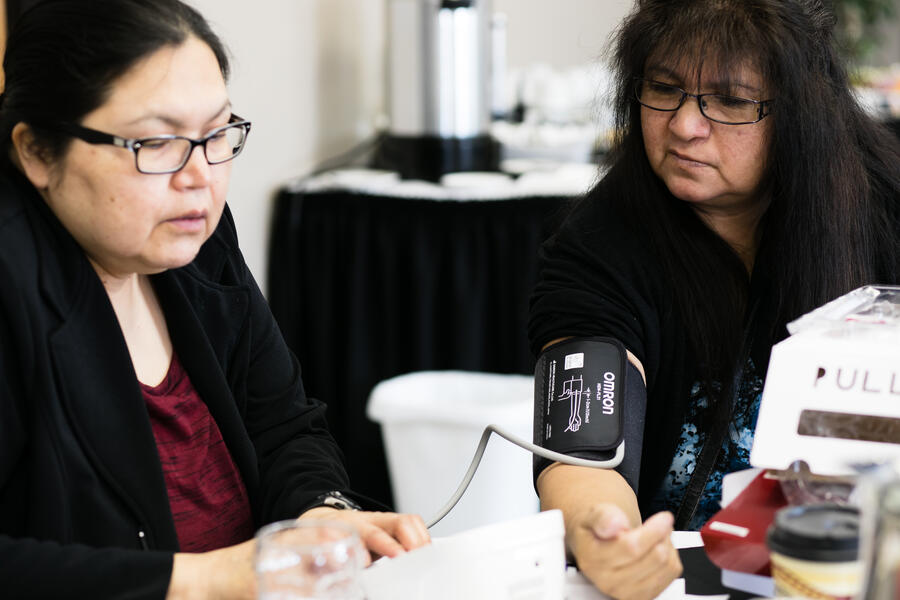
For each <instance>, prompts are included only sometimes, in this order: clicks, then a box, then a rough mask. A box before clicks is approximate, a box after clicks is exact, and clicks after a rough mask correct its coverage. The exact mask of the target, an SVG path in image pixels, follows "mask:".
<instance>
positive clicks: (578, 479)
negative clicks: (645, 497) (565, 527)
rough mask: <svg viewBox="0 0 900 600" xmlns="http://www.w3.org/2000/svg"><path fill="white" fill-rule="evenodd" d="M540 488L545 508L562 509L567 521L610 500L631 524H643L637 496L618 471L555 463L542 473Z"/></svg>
mask: <svg viewBox="0 0 900 600" xmlns="http://www.w3.org/2000/svg"><path fill="white" fill-rule="evenodd" d="M537 489H538V495H539V496H540V498H541V508H542V509H544V510H548V509H552V508H557V509H559V510H561V511H562V512H563V515H564V516H565V519H566V522H569V521H570V520H571V519H572V518H573V517H574V516H575V515H577V514H578V513H581V512H583V511H585V510H587V509H589V508H590V507H591V506H593V505H595V504H597V503H600V502H609V503H612V504H615V505H616V506H618V507H619V508H621V509H622V510H623V511H624V512H625V514H626V515H627V516H628V520H629V522H630V525H631V527H637V526H639V525H640V524H641V513H640V510H639V509H638V503H637V497H636V496H635V494H634V491H633V490H632V489H631V486H629V485H628V483H627V482H626V481H625V478H624V477H622V476H621V475H619V473H617V472H616V471H612V470H609V469H593V468H590V467H575V466H571V465H564V464H560V463H554V464H552V465H550V466H549V467H547V468H546V469H544V471H543V472H542V473H541V474H540V476H539V477H538V480H537Z"/></svg>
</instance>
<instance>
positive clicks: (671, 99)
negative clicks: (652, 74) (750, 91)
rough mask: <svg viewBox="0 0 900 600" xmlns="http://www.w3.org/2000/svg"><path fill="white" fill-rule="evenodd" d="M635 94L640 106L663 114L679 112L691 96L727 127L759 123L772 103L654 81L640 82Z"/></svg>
mask: <svg viewBox="0 0 900 600" xmlns="http://www.w3.org/2000/svg"><path fill="white" fill-rule="evenodd" d="M634 93H635V96H636V97H637V100H638V102H640V103H641V104H643V105H644V106H646V107H647V108H652V109H653V110H660V111H675V110H678V109H679V108H681V105H682V104H684V101H685V99H686V98H687V97H688V96H690V97H692V98H696V99H697V104H698V105H699V106H700V112H701V113H703V116H705V117H706V118H707V119H710V120H712V121H716V122H717V123H724V124H726V125H748V124H751V123H756V122H757V121H759V120H761V119H762V118H763V117H765V116H766V114H767V113H766V112H765V108H766V105H767V104H768V101H760V100H750V99H749V98H740V97H738V96H727V95H724V94H690V93H688V92H686V91H684V90H683V89H681V88H680V87H677V86H674V85H670V84H667V83H662V82H660V81H654V80H652V79H637V80H636V81H635V88H634Z"/></svg>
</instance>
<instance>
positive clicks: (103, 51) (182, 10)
mask: <svg viewBox="0 0 900 600" xmlns="http://www.w3.org/2000/svg"><path fill="white" fill-rule="evenodd" d="M190 36H194V37H197V38H199V39H200V40H202V41H203V42H205V43H206V44H207V45H208V46H209V47H210V49H211V50H212V51H213V54H215V56H216V60H217V61H218V63H219V68H220V69H221V71H222V75H223V77H225V78H226V79H227V77H228V72H229V64H228V55H227V52H226V50H225V47H224V46H223V45H222V42H221V41H220V40H219V38H218V37H217V36H216V34H215V33H213V31H212V30H211V29H210V27H209V25H208V23H207V22H206V20H205V19H204V18H203V17H202V16H201V15H200V14H199V13H198V12H197V11H196V10H194V9H193V8H191V7H190V6H188V5H186V4H184V3H183V2H179V1H178V0H44V1H42V2H40V3H38V4H36V5H34V6H33V7H31V8H29V9H28V10H26V11H25V12H24V13H22V15H21V16H19V17H18V18H17V19H16V20H15V22H14V24H13V27H12V30H11V31H10V33H9V38H8V40H7V46H6V54H5V56H4V58H3V70H4V73H5V77H6V83H5V89H4V92H3V95H2V96H0V98H2V99H0V136H2V143H3V149H4V150H5V152H8V150H9V145H10V134H11V132H12V129H13V127H14V126H15V125H16V124H17V123H20V122H23V123H26V124H28V125H29V126H31V128H32V130H33V131H34V133H35V138H36V142H37V143H38V145H39V147H40V148H41V149H42V150H43V151H44V152H45V153H46V155H47V156H48V157H49V158H59V157H60V156H61V155H62V154H63V153H64V152H65V150H66V148H67V147H68V144H69V142H70V138H69V137H68V136H66V135H65V134H62V133H60V132H59V131H58V130H57V129H56V127H55V126H56V125H57V124H59V123H78V122H79V121H80V120H81V119H82V118H83V117H84V116H85V115H87V114H88V113H90V112H91V111H93V110H94V109H96V108H98V107H99V106H101V105H102V104H103V103H104V102H105V101H106V99H107V97H108V94H109V92H110V89H111V86H112V84H113V83H114V82H115V81H116V79H118V78H119V77H120V76H122V75H123V74H124V73H125V72H126V71H128V69H130V68H131V67H132V66H133V65H134V64H135V63H137V62H138V61H140V60H141V59H142V58H145V57H147V56H149V55H150V54H152V53H154V52H156V51H157V50H159V49H160V48H163V47H165V46H177V45H180V44H182V43H184V42H185V41H186V40H187V39H188V37H190Z"/></svg>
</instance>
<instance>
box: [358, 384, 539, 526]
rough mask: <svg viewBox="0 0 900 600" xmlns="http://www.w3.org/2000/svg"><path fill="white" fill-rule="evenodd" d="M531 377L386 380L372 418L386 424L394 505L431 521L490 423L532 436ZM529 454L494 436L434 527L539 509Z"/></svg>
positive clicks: (374, 397) (376, 392) (373, 400)
mask: <svg viewBox="0 0 900 600" xmlns="http://www.w3.org/2000/svg"><path fill="white" fill-rule="evenodd" d="M533 381H534V380H533V377H531V376H528V375H499V374H491V373H476V372H464V371H423V372H417V373H410V374H408V375H400V376H398V377H394V378H392V379H388V380H386V381H382V382H381V383H379V384H378V385H377V386H375V388H374V389H373V390H372V393H371V395H370V396H369V403H368V407H367V415H368V416H369V418H370V419H372V420H373V421H376V422H378V423H380V424H381V428H382V437H383V439H384V444H385V450H386V454H387V461H388V469H389V471H390V477H391V485H392V487H393V491H394V503H395V508H396V510H397V511H399V512H404V513H415V514H419V515H422V518H423V519H425V521H426V522H427V521H428V520H429V519H431V518H432V517H433V516H434V515H435V514H436V513H437V512H438V511H439V510H440V509H441V508H442V507H443V506H444V505H445V504H446V502H447V501H448V500H449V499H450V497H451V496H452V495H453V493H454V492H455V491H456V488H457V486H459V483H460V481H461V480H462V478H463V475H465V472H466V470H467V469H468V467H469V463H470V462H471V460H472V457H473V456H474V454H475V450H476V448H477V447H478V442H479V440H480V439H481V435H482V433H483V431H484V428H485V426H487V425H489V424H494V425H498V426H499V427H501V428H503V429H504V430H505V431H508V432H509V433H512V434H513V435H516V436H519V437H521V438H522V439H525V440H527V441H530V440H531V437H532V410H533V409H532V401H533V397H534V383H533ZM538 510H539V505H538V499H537V495H536V494H535V492H534V487H533V485H532V476H531V453H530V452H528V451H526V450H523V449H522V448H519V447H518V446H515V445H513V444H511V443H509V442H508V441H506V440H505V439H503V438H501V437H499V436H497V435H492V436H491V440H490V442H489V443H488V445H487V450H486V451H485V454H484V457H483V458H482V460H481V464H480V466H479V467H478V471H477V472H476V473H475V477H474V478H473V479H472V482H471V484H470V485H469V488H468V490H467V491H466V493H465V494H464V495H463V497H462V499H461V500H460V501H459V503H458V504H457V505H456V506H455V507H454V508H453V510H451V511H450V513H449V514H448V515H447V516H446V517H444V518H443V520H441V521H440V522H439V523H438V524H437V525H435V526H434V527H433V528H432V529H431V533H432V535H434V536H445V535H451V534H454V533H458V532H460V531H465V530H468V529H471V528H473V527H479V526H482V525H488V524H492V523H497V522H500V521H506V520H509V519H514V518H517V517H522V516H526V515H530V514H534V513H536V512H538Z"/></svg>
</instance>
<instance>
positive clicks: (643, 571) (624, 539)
mask: <svg viewBox="0 0 900 600" xmlns="http://www.w3.org/2000/svg"><path fill="white" fill-rule="evenodd" d="M624 517H625V515H624V513H623V512H622V511H621V509H619V508H618V507H616V506H615V505H611V504H605V505H604V504H598V505H597V506H596V507H593V508H592V509H591V510H589V511H587V512H586V513H585V514H584V515H583V516H582V517H581V518H580V521H581V522H580V524H579V526H578V527H576V528H575V529H574V530H573V534H574V535H573V536H571V537H573V538H574V539H571V537H570V539H568V542H569V546H570V548H571V549H572V552H573V554H574V555H575V559H576V562H577V563H578V566H579V568H580V569H581V571H582V573H583V574H584V575H585V576H586V577H587V578H588V579H590V580H591V581H592V582H593V583H594V585H596V586H597V587H598V588H599V589H600V590H601V591H602V592H604V593H606V594H607V595H609V596H612V597H615V598H622V599H629V600H632V599H635V600H641V599H650V598H654V597H656V596H657V595H659V593H660V592H662V591H663V590H664V589H665V588H666V587H667V586H668V585H669V584H670V583H671V582H672V581H673V580H675V579H676V578H677V577H678V576H680V574H681V571H682V567H681V561H680V559H679V557H678V551H677V550H676V549H675V548H674V546H672V542H671V533H672V523H673V518H672V515H671V513H659V514H656V515H654V516H653V517H651V518H650V519H647V521H646V522H644V523H643V524H642V525H641V526H639V527H636V528H634V529H631V528H629V527H627V526H625V525H623V520H622V519H623V518H624ZM626 522H627V521H626Z"/></svg>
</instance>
